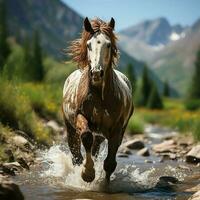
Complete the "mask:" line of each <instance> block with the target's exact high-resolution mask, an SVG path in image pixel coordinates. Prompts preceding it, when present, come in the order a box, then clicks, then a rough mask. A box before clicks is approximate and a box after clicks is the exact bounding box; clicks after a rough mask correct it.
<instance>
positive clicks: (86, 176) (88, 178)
mask: <svg viewBox="0 0 200 200" xmlns="http://www.w3.org/2000/svg"><path fill="white" fill-rule="evenodd" d="M81 177H82V179H83V180H84V181H85V182H87V183H89V182H92V181H93V180H94V179H95V170H94V168H91V169H89V170H88V169H86V168H84V169H83V170H82V173H81Z"/></svg>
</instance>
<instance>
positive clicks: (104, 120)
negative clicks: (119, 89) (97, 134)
mask: <svg viewBox="0 0 200 200" xmlns="http://www.w3.org/2000/svg"><path fill="white" fill-rule="evenodd" d="M83 112H84V115H85V116H86V117H87V119H88V120H89V121H90V122H91V123H92V124H93V125H94V126H95V127H96V128H97V130H98V129H102V128H110V127H112V125H113V123H114V119H115V113H116V108H115V106H114V107H113V106H111V105H110V104H107V103H106V102H102V101H101V100H100V99H98V98H91V99H89V100H87V101H85V102H84V104H83Z"/></svg>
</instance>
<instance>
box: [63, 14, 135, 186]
mask: <svg viewBox="0 0 200 200" xmlns="http://www.w3.org/2000/svg"><path fill="white" fill-rule="evenodd" d="M114 27H115V20H114V19H113V18H111V20H110V22H109V23H106V22H105V21H103V20H101V19H100V18H96V19H93V20H91V21H89V19H88V18H87V17H86V18H85V20H84V25H83V31H82V34H81V37H80V38H79V39H76V40H74V41H72V42H71V45H70V46H69V47H68V53H69V55H70V56H71V57H72V60H73V61H74V62H76V63H77V65H78V69H77V70H75V71H74V72H72V73H71V74H70V75H69V76H68V78H67V79H66V81H65V84H64V88H63V104H62V109H63V116H64V122H65V126H66V130H67V142H68V146H69V149H70V151H71V154H72V163H73V164H74V165H81V164H82V163H83V166H82V173H81V177H82V179H83V180H84V181H85V182H92V181H93V180H94V179H95V169H94V161H93V159H95V157H97V156H98V153H99V149H100V144H101V143H102V142H103V141H104V139H107V141H108V154H107V157H106V159H105V160H104V165H103V167H104V171H105V180H107V182H108V183H109V181H110V176H111V174H112V173H113V172H114V170H115V168H116V166H117V162H116V153H117V150H118V148H119V146H120V144H121V142H122V139H123V135H124V132H125V129H126V126H127V124H128V121H129V118H130V117H131V115H132V113H133V108H134V107H133V101H132V88H131V84H130V82H129V80H128V78H127V77H126V76H125V75H124V74H122V73H121V72H119V71H118V70H116V69H114V66H115V65H116V64H117V61H118V58H119V56H118V49H117V46H116V40H117V37H116V35H115V34H114ZM81 143H82V145H83V147H84V149H85V152H86V154H85V160H84V162H83V156H82V154H81Z"/></svg>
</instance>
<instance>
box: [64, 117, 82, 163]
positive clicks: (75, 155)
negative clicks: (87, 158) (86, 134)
mask: <svg viewBox="0 0 200 200" xmlns="http://www.w3.org/2000/svg"><path fill="white" fill-rule="evenodd" d="M65 125H66V128H67V141H68V146H69V149H70V151H71V153H72V163H73V165H80V164H82V162H83V156H82V155H81V141H80V137H79V135H78V133H77V132H76V129H74V128H73V127H72V125H71V124H70V123H69V122H68V121H67V120H66V119H65Z"/></svg>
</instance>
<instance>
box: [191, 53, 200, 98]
mask: <svg viewBox="0 0 200 200" xmlns="http://www.w3.org/2000/svg"><path fill="white" fill-rule="evenodd" d="M189 98H190V99H200V49H199V50H198V52H197V55H196V61H195V70H194V75H193V78H192V84H191V88H190V91H189Z"/></svg>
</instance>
